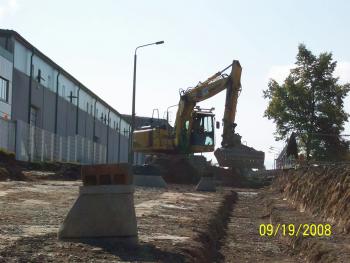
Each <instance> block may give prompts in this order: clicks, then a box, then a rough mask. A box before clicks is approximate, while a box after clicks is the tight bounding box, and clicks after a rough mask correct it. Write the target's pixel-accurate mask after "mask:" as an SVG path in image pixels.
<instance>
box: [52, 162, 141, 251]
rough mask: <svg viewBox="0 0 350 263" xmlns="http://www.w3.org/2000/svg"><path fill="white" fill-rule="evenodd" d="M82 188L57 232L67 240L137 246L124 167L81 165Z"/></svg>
mask: <svg viewBox="0 0 350 263" xmlns="http://www.w3.org/2000/svg"><path fill="white" fill-rule="evenodd" d="M81 174H82V179H83V184H84V186H81V187H80V189H79V196H78V199H77V200H76V201H75V203H74V205H73V207H72V208H71V209H70V211H69V212H68V214H67V217H66V218H65V220H64V222H63V224H62V225H61V227H60V229H59V231H58V238H59V239H61V240H68V241H82V242H84V241H88V242H89V241H93V242H95V241H103V242H105V241H108V242H122V243H125V244H127V245H136V244H137V243H138V236H137V223H136V214H135V206H134V186H133V185H132V184H131V183H132V176H131V173H130V167H129V165H128V164H114V165H93V166H83V167H82V170H81Z"/></svg>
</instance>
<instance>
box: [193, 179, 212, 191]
mask: <svg viewBox="0 0 350 263" xmlns="http://www.w3.org/2000/svg"><path fill="white" fill-rule="evenodd" d="M196 191H207V192H215V191H216V187H215V180H214V178H213V177H202V178H201V180H200V181H199V183H198V184H197V186H196Z"/></svg>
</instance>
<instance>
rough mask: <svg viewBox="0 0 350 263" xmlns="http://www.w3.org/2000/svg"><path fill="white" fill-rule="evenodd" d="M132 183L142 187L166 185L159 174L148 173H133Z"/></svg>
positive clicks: (161, 186)
mask: <svg viewBox="0 0 350 263" xmlns="http://www.w3.org/2000/svg"><path fill="white" fill-rule="evenodd" d="M133 179H134V185H137V186H144V187H158V188H165V187H167V184H166V182H165V181H164V179H163V177H161V176H160V175H149V174H134V176H133Z"/></svg>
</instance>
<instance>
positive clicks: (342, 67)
mask: <svg viewBox="0 0 350 263" xmlns="http://www.w3.org/2000/svg"><path fill="white" fill-rule="evenodd" d="M334 75H335V76H336V77H339V82H340V83H342V84H343V83H347V82H350V62H347V61H341V62H338V63H337V67H336V69H335V71H334Z"/></svg>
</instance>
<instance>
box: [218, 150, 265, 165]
mask: <svg viewBox="0 0 350 263" xmlns="http://www.w3.org/2000/svg"><path fill="white" fill-rule="evenodd" d="M214 155H215V157H216V159H217V161H218V163H219V165H220V166H223V167H230V168H232V167H234V168H258V169H259V168H263V167H264V159H265V153H264V152H262V151H257V150H255V149H254V148H251V147H248V146H245V145H242V144H241V145H239V146H236V147H230V148H224V147H221V148H218V149H216V150H215V152H214Z"/></svg>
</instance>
